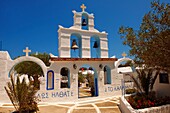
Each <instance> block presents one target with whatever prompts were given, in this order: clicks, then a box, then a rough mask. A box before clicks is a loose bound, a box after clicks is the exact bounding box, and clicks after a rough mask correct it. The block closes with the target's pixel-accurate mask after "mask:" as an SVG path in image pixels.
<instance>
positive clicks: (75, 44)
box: [71, 39, 79, 50]
mask: <svg viewBox="0 0 170 113" xmlns="http://www.w3.org/2000/svg"><path fill="white" fill-rule="evenodd" d="M78 48H79V47H78V46H77V43H76V40H75V39H74V40H73V42H72V45H71V49H74V50H75V49H78Z"/></svg>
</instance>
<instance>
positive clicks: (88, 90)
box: [78, 65, 98, 98]
mask: <svg viewBox="0 0 170 113" xmlns="http://www.w3.org/2000/svg"><path fill="white" fill-rule="evenodd" d="M95 96H98V79H97V73H96V70H95V69H94V68H93V67H91V66H89V65H83V66H81V67H80V69H79V71H78V98H86V97H95Z"/></svg>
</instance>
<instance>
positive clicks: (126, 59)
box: [115, 58, 135, 69]
mask: <svg viewBox="0 0 170 113" xmlns="http://www.w3.org/2000/svg"><path fill="white" fill-rule="evenodd" d="M129 60H130V61H132V63H133V64H134V63H135V62H134V61H133V60H132V59H130V58H120V59H118V60H117V61H116V62H115V68H116V69H117V68H118V66H119V65H120V63H121V62H123V61H129Z"/></svg>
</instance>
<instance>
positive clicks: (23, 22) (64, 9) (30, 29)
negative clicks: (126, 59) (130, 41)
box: [0, 0, 169, 59]
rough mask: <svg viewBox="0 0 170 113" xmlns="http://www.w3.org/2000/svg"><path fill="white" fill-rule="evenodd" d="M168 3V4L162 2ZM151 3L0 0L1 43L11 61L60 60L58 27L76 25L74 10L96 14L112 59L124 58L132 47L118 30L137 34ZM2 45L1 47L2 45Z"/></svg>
mask: <svg viewBox="0 0 170 113" xmlns="http://www.w3.org/2000/svg"><path fill="white" fill-rule="evenodd" d="M160 1H161V2H165V3H169V0H160ZM150 2H151V0H0V42H1V43H2V47H0V49H2V50H3V51H8V52H9V54H10V56H11V58H12V59H13V58H15V57H17V56H21V55H24V54H25V53H23V49H25V48H26V47H29V49H31V51H32V53H36V52H41V53H44V52H46V53H52V54H54V55H56V56H58V32H57V30H58V25H62V26H63V27H66V28H69V27H71V26H72V25H73V13H72V10H76V11H77V12H81V11H82V10H81V8H80V6H81V5H82V4H85V6H86V7H87V8H86V12H88V13H90V14H91V13H93V14H94V17H95V18H94V24H95V28H96V29H98V30H99V31H100V32H102V31H106V32H107V33H108V40H109V41H108V47H109V57H111V56H114V55H115V56H116V57H117V58H121V57H122V56H121V54H122V53H123V52H126V53H128V51H129V49H130V48H129V47H128V46H124V45H123V44H122V42H123V40H122V39H121V38H120V35H119V34H118V31H119V27H121V26H129V27H133V28H134V29H136V30H138V29H139V26H140V23H141V22H142V18H143V16H144V14H146V13H147V12H148V11H149V10H150V9H151V8H150ZM0 45H1V44H0Z"/></svg>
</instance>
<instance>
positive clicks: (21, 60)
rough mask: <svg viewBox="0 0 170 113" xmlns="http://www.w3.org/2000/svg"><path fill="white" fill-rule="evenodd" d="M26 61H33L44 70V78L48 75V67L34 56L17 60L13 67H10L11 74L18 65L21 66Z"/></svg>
mask: <svg viewBox="0 0 170 113" xmlns="http://www.w3.org/2000/svg"><path fill="white" fill-rule="evenodd" d="M25 61H32V62H35V63H37V64H38V65H39V66H40V67H41V68H42V70H43V74H44V76H45V75H46V73H47V67H46V65H45V64H44V62H43V61H42V60H40V59H39V58H36V57H33V56H22V57H19V58H17V59H15V60H14V61H13V62H12V65H9V69H10V70H9V73H10V71H11V70H12V69H13V68H14V67H15V66H16V65H17V64H19V63H21V62H25Z"/></svg>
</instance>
